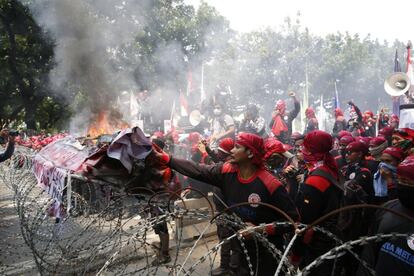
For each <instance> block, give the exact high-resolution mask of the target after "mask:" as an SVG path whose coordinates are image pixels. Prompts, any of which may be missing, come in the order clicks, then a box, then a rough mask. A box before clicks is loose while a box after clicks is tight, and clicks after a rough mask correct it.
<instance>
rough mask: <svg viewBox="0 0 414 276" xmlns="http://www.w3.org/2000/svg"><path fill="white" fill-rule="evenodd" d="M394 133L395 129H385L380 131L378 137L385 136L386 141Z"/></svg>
mask: <svg viewBox="0 0 414 276" xmlns="http://www.w3.org/2000/svg"><path fill="white" fill-rule="evenodd" d="M393 131H394V128H393V127H384V128H382V129H380V131H379V132H378V136H383V137H384V138H385V139H389V138H391V136H392V133H393Z"/></svg>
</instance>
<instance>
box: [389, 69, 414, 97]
mask: <svg viewBox="0 0 414 276" xmlns="http://www.w3.org/2000/svg"><path fill="white" fill-rule="evenodd" d="M384 89H385V92H387V94H388V95H391V96H393V97H398V96H402V95H404V93H405V92H407V91H408V89H410V78H409V77H408V76H407V74H406V73H402V72H398V73H394V74H392V75H390V76H389V77H388V78H386V79H385V82H384Z"/></svg>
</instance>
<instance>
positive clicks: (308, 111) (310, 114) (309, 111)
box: [305, 107, 316, 119]
mask: <svg viewBox="0 0 414 276" xmlns="http://www.w3.org/2000/svg"><path fill="white" fill-rule="evenodd" d="M305 115H306V118H308V119H310V118H316V116H315V110H313V108H312V107H308V108H306V110H305Z"/></svg>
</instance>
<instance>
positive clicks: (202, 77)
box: [200, 63, 207, 103]
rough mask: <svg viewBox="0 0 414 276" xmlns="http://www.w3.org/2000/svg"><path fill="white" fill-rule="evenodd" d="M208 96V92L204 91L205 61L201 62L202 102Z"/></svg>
mask: <svg viewBox="0 0 414 276" xmlns="http://www.w3.org/2000/svg"><path fill="white" fill-rule="evenodd" d="M206 98H207V97H206V92H205V91H204V63H201V85H200V103H202V102H203V101H204V100H205V99H206Z"/></svg>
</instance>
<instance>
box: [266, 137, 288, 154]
mask: <svg viewBox="0 0 414 276" xmlns="http://www.w3.org/2000/svg"><path fill="white" fill-rule="evenodd" d="M264 150H265V155H264V159H267V158H269V157H270V156H271V155H272V154H273V153H284V152H286V149H285V147H284V146H283V143H282V142H280V141H279V140H277V139H276V138H274V137H270V138H267V139H266V140H265V142H264Z"/></svg>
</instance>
